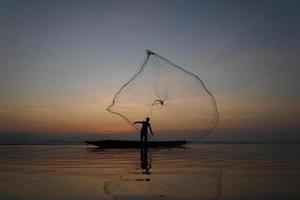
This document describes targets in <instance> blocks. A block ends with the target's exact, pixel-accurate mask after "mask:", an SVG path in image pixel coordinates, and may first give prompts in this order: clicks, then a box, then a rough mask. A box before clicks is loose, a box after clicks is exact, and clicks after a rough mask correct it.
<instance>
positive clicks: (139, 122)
mask: <svg viewBox="0 0 300 200" xmlns="http://www.w3.org/2000/svg"><path fill="white" fill-rule="evenodd" d="M142 123H143V122H142V121H136V122H133V124H142Z"/></svg>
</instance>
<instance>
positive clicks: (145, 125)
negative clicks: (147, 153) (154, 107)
mask: <svg viewBox="0 0 300 200" xmlns="http://www.w3.org/2000/svg"><path fill="white" fill-rule="evenodd" d="M149 121H150V118H149V117H147V118H146V121H137V122H134V124H142V128H141V135H140V136H141V142H145V143H146V142H147V139H148V128H149V130H150V132H151V135H154V133H153V132H152V129H151V124H150V123H149Z"/></svg>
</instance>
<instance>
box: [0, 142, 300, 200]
mask: <svg viewBox="0 0 300 200" xmlns="http://www.w3.org/2000/svg"><path fill="white" fill-rule="evenodd" d="M0 199H1V200H19V199H22V200H23V199H24V200H37V199H39V200H40V199H43V200H48V199H49V200H50V199H51V200H71V199H72V200H78V199H86V200H89V199H92V200H94V199H97V200H98V199H128V200H129V199H130V200H135V199H157V200H159V199H162V200H163V199H175V200H179V199H180V200H196V199H197V200H199V199H204V200H206V199H231V200H232V199H243V200H244V199H246V200H247V199H264V200H265V199H272V200H274V199H282V200H289V199H295V200H299V199H300V145H290V144H280V145H278V144H267V145H266V144H264V145H262V144H260V145H256V144H255V145H254V144H232V145H230V144H190V145H187V146H186V148H178V149H148V150H140V149H131V150H128V149H122V150H116V149H115V150H99V149H95V148H91V147H87V146H85V145H7V146H6V145H2V146H0Z"/></svg>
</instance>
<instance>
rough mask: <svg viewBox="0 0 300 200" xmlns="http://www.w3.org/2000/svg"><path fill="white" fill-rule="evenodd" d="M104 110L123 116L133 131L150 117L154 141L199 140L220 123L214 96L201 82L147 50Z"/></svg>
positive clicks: (194, 76)
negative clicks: (131, 74)
mask: <svg viewBox="0 0 300 200" xmlns="http://www.w3.org/2000/svg"><path fill="white" fill-rule="evenodd" d="M107 110H108V111H109V112H111V113H113V114H116V115H118V116H120V117H122V118H123V119H124V120H126V121H127V122H128V123H129V124H130V125H131V126H132V127H133V128H134V129H135V130H139V127H137V125H135V124H134V121H141V120H144V119H145V118H146V117H150V119H151V121H150V122H151V125H152V129H153V132H154V133H155V137H156V138H157V139H158V138H159V139H171V138H172V139H185V140H191V141H195V140H201V139H203V138H205V137H206V136H208V135H209V134H210V133H211V132H212V131H213V130H214V129H215V127H216V126H217V124H218V122H219V113H218V109H217V104H216V100H215V97H214V96H213V94H212V93H211V92H210V91H209V90H208V89H207V87H206V85H205V84H204V82H203V81H202V80H201V79H200V78H199V77H198V76H197V75H195V74H193V73H191V72H189V71H187V70H185V69H184V68H182V67H180V66H178V65H175V64H174V63H172V62H171V61H169V60H168V59H166V58H164V57H162V56H160V55H158V54H156V53H154V52H152V51H150V50H147V51H146V59H145V61H144V63H143V64H142V65H141V67H140V68H139V69H138V71H137V72H136V73H135V74H134V75H133V76H132V77H131V78H130V79H129V81H128V82H126V83H125V84H124V85H123V86H122V87H121V88H120V90H119V91H118V92H117V93H116V94H115V96H114V98H113V100H112V103H111V104H110V105H109V106H108V107H107Z"/></svg>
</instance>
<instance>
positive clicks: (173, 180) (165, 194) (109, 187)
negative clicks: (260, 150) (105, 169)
mask: <svg viewBox="0 0 300 200" xmlns="http://www.w3.org/2000/svg"><path fill="white" fill-rule="evenodd" d="M137 151H138V150H137ZM139 152H140V155H139V156H140V165H139V167H137V168H136V169H135V170H132V169H131V170H130V169H129V170H128V171H127V173H125V174H122V175H120V176H118V178H115V179H112V180H107V181H105V182H104V186H103V192H104V193H105V194H106V195H107V196H108V197H111V198H112V199H115V200H120V199H122V200H124V199H144V198H145V199H153V200H156V199H181V198H178V197H180V196H181V197H182V199H197V197H202V198H201V199H207V200H208V199H213V200H218V199H220V197H221V195H222V183H221V181H222V168H215V169H213V170H211V169H206V170H205V171H204V172H202V173H203V174H202V175H200V176H199V175H196V174H194V173H193V174H190V173H189V172H187V173H185V172H181V171H180V170H178V171H177V172H176V173H173V172H172V170H170V172H169V173H168V169H167V168H166V169H164V170H162V171H165V172H164V174H161V172H160V171H156V172H157V173H158V174H155V173H154V174H152V172H151V171H150V169H151V168H152V154H155V153H159V152H160V151H157V150H155V149H154V150H153V149H152V151H151V154H150V153H149V151H148V148H141V149H140V150H139ZM171 152H172V150H170V153H171ZM170 168H172V167H171V166H170ZM154 170H155V169H154ZM208 171H209V172H210V174H209V175H207V174H206V173H207V172H208ZM199 172H201V170H200V171H199ZM177 176H178V177H180V179H179V178H178V177H177ZM201 186H202V187H203V188H201ZM179 191H180V192H179ZM199 191H200V192H199ZM174 194H175V195H174Z"/></svg>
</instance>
